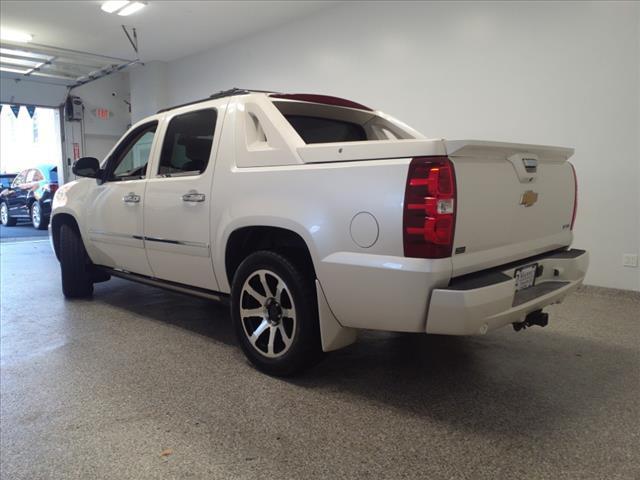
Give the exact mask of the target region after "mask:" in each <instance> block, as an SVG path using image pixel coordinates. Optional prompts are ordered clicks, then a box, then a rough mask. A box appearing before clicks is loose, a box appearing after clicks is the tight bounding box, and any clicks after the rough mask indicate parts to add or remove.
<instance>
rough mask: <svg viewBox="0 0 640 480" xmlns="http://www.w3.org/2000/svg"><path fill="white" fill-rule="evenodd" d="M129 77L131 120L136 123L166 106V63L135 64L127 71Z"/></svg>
mask: <svg viewBox="0 0 640 480" xmlns="http://www.w3.org/2000/svg"><path fill="white" fill-rule="evenodd" d="M129 76H130V78H131V98H135V101H134V102H133V104H132V105H131V121H132V123H136V122H137V121H138V120H141V119H143V118H144V117H147V116H149V115H153V114H155V113H156V112H157V111H158V110H160V109H162V108H165V107H167V106H168V101H169V99H168V97H167V94H168V92H167V63H166V62H161V61H153V62H147V63H145V64H144V65H136V66H135V67H133V68H132V69H131V70H130V71H129Z"/></svg>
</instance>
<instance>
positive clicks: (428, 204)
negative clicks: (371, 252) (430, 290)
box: [402, 157, 456, 258]
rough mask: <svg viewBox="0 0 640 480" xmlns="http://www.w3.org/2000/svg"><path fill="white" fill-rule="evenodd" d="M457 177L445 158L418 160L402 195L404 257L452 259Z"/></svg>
mask: <svg viewBox="0 0 640 480" xmlns="http://www.w3.org/2000/svg"><path fill="white" fill-rule="evenodd" d="M455 202H456V178H455V172H454V169H453V164H452V163H451V161H450V160H449V158H448V157H417V158H414V159H413V160H411V163H410V164H409V174H408V175H407V186H406V188H405V192H404V219H403V227H402V229H403V232H402V233H403V241H404V255H405V257H418V258H445V257H450V256H451V250H452V248H453V232H454V229H455V224H456V221H455V220H456V205H455Z"/></svg>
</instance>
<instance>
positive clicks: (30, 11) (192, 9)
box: [0, 0, 339, 61]
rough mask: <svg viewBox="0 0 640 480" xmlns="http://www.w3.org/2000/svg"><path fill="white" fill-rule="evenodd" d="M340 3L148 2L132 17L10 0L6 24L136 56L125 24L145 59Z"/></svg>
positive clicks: (63, 43) (73, 44) (85, 6)
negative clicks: (135, 33) (134, 29)
mask: <svg viewBox="0 0 640 480" xmlns="http://www.w3.org/2000/svg"><path fill="white" fill-rule="evenodd" d="M335 3H339V2H324V1H304V2H289V1H270V2H262V1H247V2H237V1H235V2H234V1H220V2H193V1H181V2H164V1H149V2H147V6H146V8H144V9H142V10H141V11H140V12H137V13H135V14H134V15H131V16H128V17H121V16H118V15H113V14H108V13H105V12H103V11H102V10H101V9H100V5H101V4H102V2H100V1H85V2H77V1H7V0H3V1H2V2H1V3H0V14H1V15H0V18H1V22H2V27H3V28H8V29H13V30H19V31H24V32H27V33H30V34H31V35H33V42H34V43H37V44H43V45H49V46H55V47H60V48H65V49H73V50H82V51H83V52H92V53H96V54H100V55H106V56H110V57H118V58H125V59H134V58H135V52H134V51H133V49H132V47H131V45H130V43H129V41H128V40H127V38H126V36H125V35H124V34H123V32H122V28H121V25H122V24H126V25H127V26H131V27H135V28H136V29H137V33H138V38H139V46H140V50H139V53H140V59H141V60H142V61H151V60H163V61H170V60H175V59H176V58H180V57H183V56H187V55H191V54H194V53H198V52H201V51H204V50H208V49H210V48H213V47H216V46H218V45H221V44H223V43H226V42H229V41H231V40H236V39H238V38H241V37H245V36H249V35H251V34H253V33H256V32H259V31H261V30H265V29H268V28H272V27H276V26H279V25H281V24H284V23H287V22H289V21H292V20H295V19H299V18H301V17H304V16H307V15H311V14H313V13H314V12H317V11H318V10H321V9H323V8H326V7H328V6H331V5H332V4H335Z"/></svg>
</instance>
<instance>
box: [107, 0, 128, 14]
mask: <svg viewBox="0 0 640 480" xmlns="http://www.w3.org/2000/svg"><path fill="white" fill-rule="evenodd" d="M129 3H131V2H129V1H127V0H111V1H109V2H104V3H103V4H102V6H101V7H100V8H101V9H102V11H104V12H107V13H113V12H115V11H116V10H120V9H121V8H122V7H124V6H126V5H128V4H129Z"/></svg>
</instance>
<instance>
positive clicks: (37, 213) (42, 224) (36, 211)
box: [30, 201, 49, 230]
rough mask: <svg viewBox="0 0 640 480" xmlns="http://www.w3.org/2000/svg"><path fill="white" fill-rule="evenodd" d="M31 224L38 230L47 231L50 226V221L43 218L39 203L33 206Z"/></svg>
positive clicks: (34, 203)
mask: <svg viewBox="0 0 640 480" xmlns="http://www.w3.org/2000/svg"><path fill="white" fill-rule="evenodd" d="M30 213H31V215H30V216H31V224H32V225H33V228H35V229H36V230H46V229H47V227H48V226H49V219H48V218H47V217H43V216H42V207H41V206H40V203H39V202H38V201H35V202H33V203H32V204H31V212H30Z"/></svg>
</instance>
